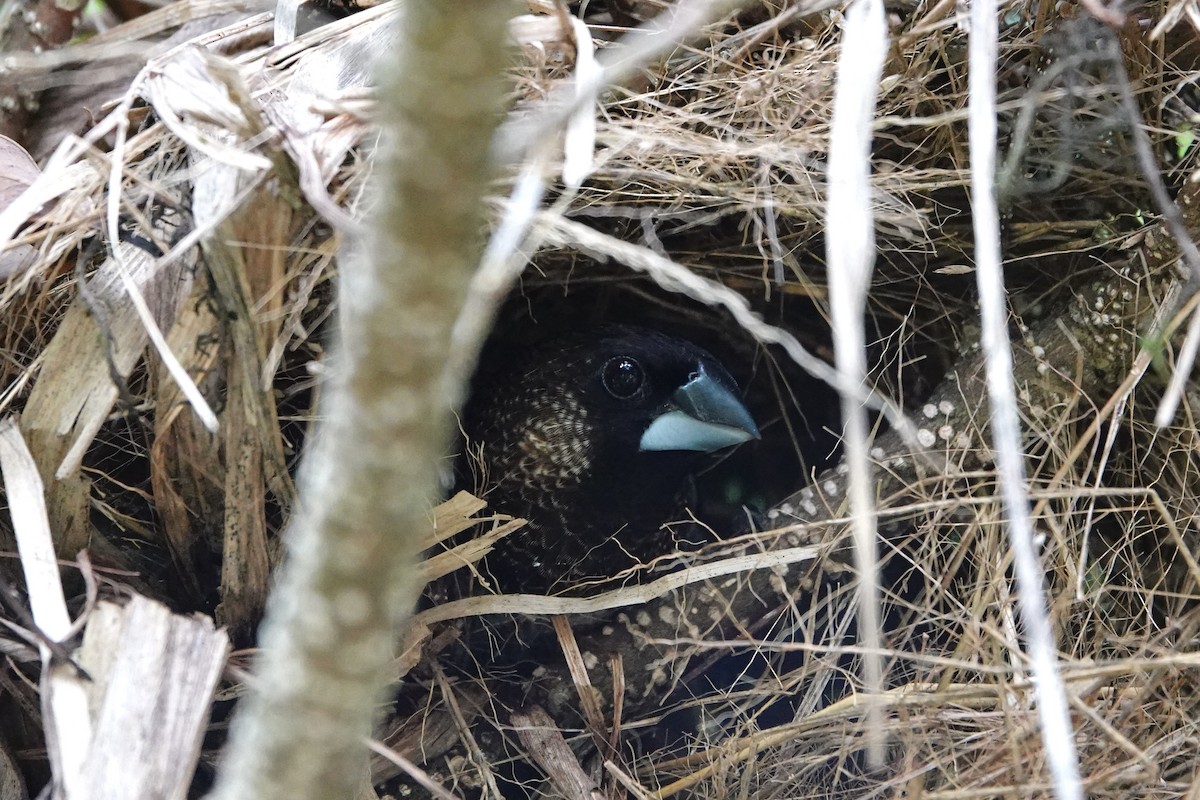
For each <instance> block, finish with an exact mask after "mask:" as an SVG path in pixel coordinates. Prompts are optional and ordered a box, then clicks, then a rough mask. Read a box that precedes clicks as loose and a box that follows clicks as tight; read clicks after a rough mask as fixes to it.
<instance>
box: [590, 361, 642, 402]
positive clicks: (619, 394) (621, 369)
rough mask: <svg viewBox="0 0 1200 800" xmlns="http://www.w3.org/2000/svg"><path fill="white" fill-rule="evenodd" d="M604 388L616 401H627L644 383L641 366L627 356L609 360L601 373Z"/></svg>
mask: <svg viewBox="0 0 1200 800" xmlns="http://www.w3.org/2000/svg"><path fill="white" fill-rule="evenodd" d="M601 378H602V379H603V381H604V388H605V389H607V390H608V393H609V394H611V395H612V396H613V397H615V398H617V399H618V400H628V399H629V398H631V397H633V396H634V395H635V394H637V393H638V390H640V389H641V388H642V384H643V383H645V382H646V374H645V373H644V372H642V365H641V364H639V363H638V362H636V361H634V360H633V359H632V358H630V357H629V356H617V357H616V358H610V359H609V360H608V363H607V364H605V365H604V372H602V373H601Z"/></svg>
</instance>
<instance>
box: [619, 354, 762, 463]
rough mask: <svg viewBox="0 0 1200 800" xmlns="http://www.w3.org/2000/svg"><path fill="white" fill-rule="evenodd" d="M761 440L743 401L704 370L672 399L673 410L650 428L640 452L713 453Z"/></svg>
mask: <svg viewBox="0 0 1200 800" xmlns="http://www.w3.org/2000/svg"><path fill="white" fill-rule="evenodd" d="M758 438H759V433H758V426H757V425H755V424H754V418H753V417H751V416H750V412H749V411H747V410H746V407H745V406H744V405H742V401H741V400H739V399H738V398H737V396H736V395H735V394H734V393H733V392H731V391H730V390H729V389H727V388H726V387H725V386H723V385H722V384H721V383H719V382H717V381H716V380H715V379H714V378H712V377H711V376H709V375H708V374H707V373H706V372H705V371H704V368H703V367H701V368H700V369H699V370H697V371H696V372H695V373H693V374H692V377H691V379H690V380H689V381H688V382H687V383H686V384H684V385H683V386H681V387H679V388H678V389H676V390H675V393H674V394H673V395H671V405H670V407H669V408H668V409H667V410H666V411H664V412H663V413H662V414H659V415H658V416H657V417H655V418H654V420H653V421H652V422H651V423H650V427H648V428H646V432H645V433H643V434H642V440H641V443H640V444H639V447H638V449H640V450H642V451H643V452H645V451H655V450H695V451H699V452H702V453H712V452H714V451H716V450H720V449H722V448H725V447H732V446H733V445H735V444H741V443H742V442H745V441H749V440H750V439H758Z"/></svg>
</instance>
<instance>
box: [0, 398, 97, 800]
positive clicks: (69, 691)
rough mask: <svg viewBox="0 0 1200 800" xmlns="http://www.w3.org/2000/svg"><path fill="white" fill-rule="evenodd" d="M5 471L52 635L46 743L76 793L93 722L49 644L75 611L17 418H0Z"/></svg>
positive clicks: (37, 614)
mask: <svg viewBox="0 0 1200 800" xmlns="http://www.w3.org/2000/svg"><path fill="white" fill-rule="evenodd" d="M0 472H2V473H3V477H4V491H5V495H6V496H7V499H8V507H9V509H10V513H11V514H12V523H13V531H14V533H15V535H16V539H17V551H18V553H19V554H20V557H21V568H22V570H24V573H25V586H26V588H27V589H28V591H29V607H30V610H31V611H32V614H33V621H34V623H35V624H36V625H37V626H38V628H39V629H40V632H41V634H42V635H43V636H45V637H46V640H48V641H46V640H43V643H41V644H40V645H39V647H38V650H39V651H40V652H41V656H42V707H43V710H44V712H45V714H46V728H47V730H46V748H47V749H48V750H49V752H50V766H51V770H52V773H53V780H54V785H55V789H56V792H59V793H62V792H65V793H66V794H67V795H68V796H71V797H76V796H78V795H77V794H76V792H77V791H79V790H81V789H82V788H83V787H84V785H85V782H84V780H83V765H84V759H85V758H86V757H87V753H88V744H89V742H90V740H91V738H92V723H91V719H90V718H89V716H88V704H87V694H86V692H85V690H84V687H83V679H82V677H81V676H80V675H78V674H77V673H76V672H75V670H73V669H72V668H71V667H70V665H68V664H64V663H61V662H60V661H59V660H58V659H57V658H56V656H55V654H54V653H52V651H51V647H50V646H49V642H56V643H61V642H63V641H65V640H66V639H67V638H69V637H70V635H71V616H70V614H69V613H68V612H67V601H66V597H65V596H64V594H63V587H62V580H61V578H60V577H59V572H58V560H57V558H56V557H55V553H54V541H53V538H52V537H51V535H50V520H49V518H48V516H47V514H46V503H45V491H44V489H43V486H42V478H41V475H40V474H39V473H38V468H37V464H36V463H35V462H34V460H33V456H32V455H31V454H30V452H29V448H28V447H27V446H26V445H25V440H24V439H23V438H22V436H21V431H20V429H19V428H18V427H17V421H16V418H14V417H8V418H7V419H5V420H4V421H3V422H2V423H0Z"/></svg>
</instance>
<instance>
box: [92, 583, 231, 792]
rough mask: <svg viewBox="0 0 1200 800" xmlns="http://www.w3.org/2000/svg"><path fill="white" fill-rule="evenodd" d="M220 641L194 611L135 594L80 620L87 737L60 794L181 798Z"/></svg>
mask: <svg viewBox="0 0 1200 800" xmlns="http://www.w3.org/2000/svg"><path fill="white" fill-rule="evenodd" d="M228 654H229V638H228V636H226V634H225V632H224V631H223V630H217V629H215V628H214V627H213V622H212V620H211V619H209V618H208V617H205V616H202V615H198V614H197V615H194V616H187V617H185V616H181V615H177V614H172V613H171V612H170V611H169V610H168V609H167V608H166V606H163V605H161V604H160V603H157V602H154V601H153V600H148V599H147V598H145V597H141V596H136V597H134V598H133V600H132V601H130V602H129V604H128V605H126V606H124V607H121V606H118V605H116V604H114V603H107V602H104V603H100V604H99V605H98V606H97V607H96V609H95V611H93V612H92V614H91V616H89V617H88V626H87V630H86V631H85V632H84V637H83V646H82V647H81V648H80V650H79V655H78V657H79V663H80V666H82V667H83V668H84V669H85V670H87V672H88V675H89V676H90V677H91V679H92V680H91V682H90V683H89V684H88V689H89V695H90V696H91V707H92V709H93V712H92V715H93V719H94V720H95V734H94V736H93V737H92V745H91V750H90V751H89V752H88V757H87V761H86V762H85V763H84V768H83V782H82V786H81V787H80V791H79V792H78V793H72V794H70V795H69V798H70V800H129V798H135V797H145V798H149V797H159V798H164V800H184V798H186V797H187V796H188V789H189V788H190V786H191V783H192V774H193V772H195V769H196V762H197V761H199V760H200V745H201V744H202V742H203V740H204V734H205V732H206V731H207V728H208V715H209V708H210V706H211V704H212V698H213V692H214V690H215V689H216V687H217V681H218V680H219V679H220V677H221V670H222V668H223V667H224V666H225V659H226V657H227V656H228Z"/></svg>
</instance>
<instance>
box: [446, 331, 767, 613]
mask: <svg viewBox="0 0 1200 800" xmlns="http://www.w3.org/2000/svg"><path fill="white" fill-rule="evenodd" d="M462 429H463V432H464V434H465V437H466V443H467V445H466V448H465V456H464V457H462V458H460V461H461V462H463V464H464V468H462V469H460V472H461V473H469V480H470V481H471V482H473V483H474V484H475V487H474V488H476V489H477V490H479V489H482V492H483V496H484V499H485V500H487V502H488V504H489V506H490V507H491V508H492V509H493V510H495V511H498V512H501V513H505V514H511V515H513V516H515V517H521V518H524V519H525V520H527V524H526V525H525V526H524V527H523V528H520V529H518V530H516V531H515V532H513V533H511V534H509V535H508V536H507V537H505V538H503V539H501V540H500V541H499V542H498V543H497V545H496V546H495V548H494V549H493V550H492V552H490V553H489V554H488V555H487V556H486V557H485V558H484V560H483V562H482V564H481V566H482V569H480V570H479V572H478V574H479V575H480V576H482V577H484V578H485V579H487V580H488V581H490V584H491V586H492V588H493V589H496V590H499V591H503V592H506V593H539V594H545V593H561V592H568V591H570V590H571V588H572V587H577V586H579V585H581V584H587V582H589V581H595V580H598V579H603V578H610V577H612V576H614V575H616V574H617V573H619V572H621V571H622V570H625V569H627V568H629V567H632V566H635V565H637V564H639V563H647V562H648V561H649V560H651V559H653V558H655V557H657V556H660V555H663V554H665V553H668V552H671V551H673V550H675V549H676V542H674V541H673V537H672V534H671V532H670V531H669V530H668V529H666V528H664V526H663V524H664V523H665V522H668V521H670V520H675V519H679V518H680V516H681V515H682V514H683V513H684V506H685V503H686V499H687V492H688V488H689V483H690V482H689V478H690V476H691V474H692V472H693V471H694V469H695V468H696V467H697V466H698V465H699V464H700V462H701V461H702V459H703V457H704V456H705V455H706V454H709V453H714V452H716V451H719V450H724V449H726V448H730V447H734V446H736V445H739V444H741V443H744V442H747V441H750V440H752V439H758V438H760V433H759V430H758V427H757V425H756V424H755V422H754V418H753V417H752V416H751V414H750V412H749V411H748V410H747V408H746V406H745V405H744V403H743V402H742V400H741V399H740V398H739V389H738V385H737V383H736V382H735V381H734V379H733V377H732V376H731V375H730V374H729V371H728V370H727V369H726V368H725V367H724V366H723V365H722V364H721V363H720V361H718V360H717V359H716V358H715V357H714V356H713V355H712V354H710V353H709V352H707V351H706V350H704V349H702V348H701V347H699V346H697V345H695V344H693V343H692V342H690V341H687V340H685V339H682V338H679V337H676V336H672V335H669V334H666V333H663V332H661V331H657V330H652V329H649V328H644V327H639V326H632V325H623V324H621V325H618V324H609V325H604V326H600V327H597V328H590V329H585V330H581V331H573V332H568V333H564V334H560V335H557V336H552V337H550V338H548V339H546V340H544V341H543V342H541V343H539V344H535V345H532V346H530V347H527V348H525V349H523V350H521V351H519V352H516V353H512V354H511V355H510V356H509V357H508V358H505V359H499V360H496V363H489V364H488V365H487V368H485V369H481V370H478V371H477V375H476V378H475V379H474V380H473V389H472V392H471V395H470V398H469V399H468V401H467V403H466V405H465V407H464V410H463V415H462Z"/></svg>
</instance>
